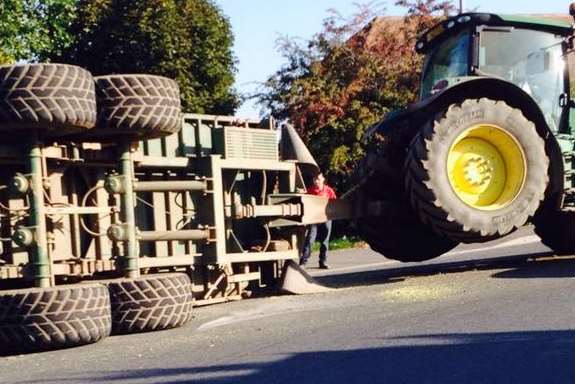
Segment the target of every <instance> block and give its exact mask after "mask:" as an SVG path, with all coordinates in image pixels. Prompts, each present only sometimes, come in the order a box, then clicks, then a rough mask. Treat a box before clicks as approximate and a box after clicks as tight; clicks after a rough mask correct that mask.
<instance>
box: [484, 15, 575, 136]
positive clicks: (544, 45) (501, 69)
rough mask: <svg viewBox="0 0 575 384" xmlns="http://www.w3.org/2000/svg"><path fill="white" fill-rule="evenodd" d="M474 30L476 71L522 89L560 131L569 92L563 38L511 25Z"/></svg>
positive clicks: (548, 121) (550, 125)
mask: <svg viewBox="0 0 575 384" xmlns="http://www.w3.org/2000/svg"><path fill="white" fill-rule="evenodd" d="M478 32H479V42H478V44H479V46H478V52H477V55H476V57H477V61H478V62H477V63H475V64H476V67H477V68H478V69H479V72H480V73H481V74H485V75H488V76H493V77H497V78H501V79H503V80H506V81H509V82H511V83H513V84H515V85H517V86H518V87H519V88H521V89H522V90H524V91H525V92H526V93H527V94H529V95H530V96H531V97H532V98H533V99H534V100H535V102H536V103H537V104H538V105H539V107H540V108H541V110H542V111H543V114H544V116H545V119H546V121H547V124H548V125H549V127H550V128H551V130H552V131H554V132H559V131H561V129H560V128H562V127H561V126H562V122H563V121H564V120H563V117H564V116H566V114H565V112H567V109H566V108H565V107H566V106H567V104H568V103H566V101H567V97H568V94H569V93H568V91H569V89H568V82H567V78H568V77H567V74H566V67H567V66H566V58H565V55H564V50H565V47H564V41H565V40H564V38H563V37H562V36H559V35H554V34H552V33H549V32H542V31H537V30H531V29H521V28H513V27H488V26H483V27H479V28H478Z"/></svg>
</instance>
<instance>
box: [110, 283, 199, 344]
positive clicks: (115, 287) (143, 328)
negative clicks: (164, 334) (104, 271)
mask: <svg viewBox="0 0 575 384" xmlns="http://www.w3.org/2000/svg"><path fill="white" fill-rule="evenodd" d="M106 285H107V286H108V289H109V291H110V300H111V302H112V333H115V334H127V333H138V332H150V331H158V330H162V329H169V328H176V327H179V326H181V325H184V324H185V323H187V322H188V321H189V320H190V319H191V318H192V304H193V298H192V286H191V282H190V278H189V277H188V276H187V275H186V274H184V273H172V274H159V275H148V276H143V277H139V278H134V279H122V280H118V281H110V282H107V283H106Z"/></svg>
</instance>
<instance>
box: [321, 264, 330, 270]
mask: <svg viewBox="0 0 575 384" xmlns="http://www.w3.org/2000/svg"><path fill="white" fill-rule="evenodd" d="M319 269H329V265H327V264H326V263H319Z"/></svg>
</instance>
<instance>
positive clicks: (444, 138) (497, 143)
mask: <svg viewBox="0 0 575 384" xmlns="http://www.w3.org/2000/svg"><path fill="white" fill-rule="evenodd" d="M574 11H575V7H574V6H573V5H572V6H571V15H572V16H573V15H574V14H575V12H574ZM573 31H574V29H573V26H572V25H571V24H570V23H568V22H566V21H565V22H563V21H558V20H552V19H545V18H536V17H525V16H506V15H496V14H488V13H462V14H459V15H457V16H454V17H450V18H447V19H446V20H443V21H441V22H440V23H438V24H437V25H435V26H434V27H433V28H431V29H429V30H428V31H426V32H425V33H424V34H422V35H421V37H420V38H419V39H418V41H417V43H416V51H417V52H419V53H421V54H424V55H425V60H424V66H423V70H422V76H421V81H420V95H419V99H418V101H417V102H415V103H414V104H411V105H409V106H408V107H407V108H405V109H403V110H400V111H395V112H392V113H390V114H388V115H387V116H386V117H385V118H384V119H383V120H382V121H381V122H379V123H378V124H376V125H374V126H373V127H371V128H370V129H369V130H368V131H367V132H366V137H367V140H368V141H369V142H370V143H371V144H370V145H369V148H370V149H369V150H368V151H367V154H366V157H365V159H364V161H363V163H362V165H361V168H362V170H361V175H362V179H361V183H360V184H361V185H360V187H359V191H360V192H359V193H360V194H361V196H362V199H364V200H371V201H380V202H382V203H385V204H383V205H384V213H382V214H381V215H378V216H365V217H364V218H362V219H360V220H359V221H358V226H359V229H360V231H361V233H362V235H363V237H364V238H365V240H366V241H367V242H368V243H369V245H370V246H371V247H372V249H374V250H376V251H378V252H380V253H382V254H383V255H385V256H386V257H388V258H392V259H396V260H400V261H405V262H411V261H423V260H428V259H432V258H435V257H437V256H440V255H441V254H443V253H445V252H448V251H449V250H451V249H452V248H454V247H455V246H456V245H458V244H459V243H482V242H487V241H490V240H494V239H497V238H501V237H503V236H506V235H509V234H510V233H512V232H513V231H515V230H516V229H518V228H519V227H521V226H523V225H525V224H528V223H532V224H533V225H534V227H535V232H536V233H537V235H539V236H540V237H541V240H542V242H543V243H544V244H545V245H547V246H548V247H550V248H551V249H553V250H554V251H555V252H556V253H557V254H566V253H572V252H575V212H574V210H575V188H574V186H575V185H574V180H575V169H574V166H573V165H574V161H575V151H574V143H575V132H574V131H573V130H574V129H575V110H574V108H575V102H574V101H573V100H572V99H571V91H570V81H569V66H568V62H567V57H568V54H569V53H570V52H571V51H572V49H573V38H572V35H573Z"/></svg>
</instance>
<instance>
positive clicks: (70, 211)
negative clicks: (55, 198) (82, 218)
mask: <svg viewBox="0 0 575 384" xmlns="http://www.w3.org/2000/svg"><path fill="white" fill-rule="evenodd" d="M110 211H112V208H111V207H49V208H46V210H45V213H46V214H47V215H94V214H98V213H110Z"/></svg>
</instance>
